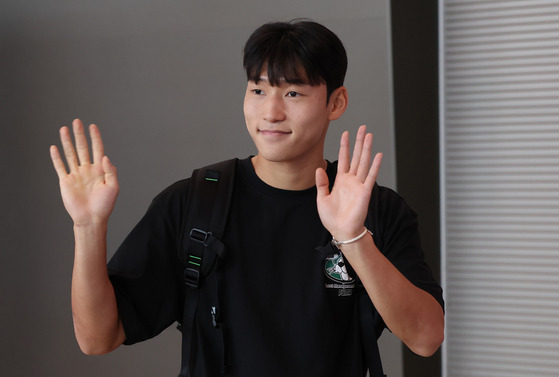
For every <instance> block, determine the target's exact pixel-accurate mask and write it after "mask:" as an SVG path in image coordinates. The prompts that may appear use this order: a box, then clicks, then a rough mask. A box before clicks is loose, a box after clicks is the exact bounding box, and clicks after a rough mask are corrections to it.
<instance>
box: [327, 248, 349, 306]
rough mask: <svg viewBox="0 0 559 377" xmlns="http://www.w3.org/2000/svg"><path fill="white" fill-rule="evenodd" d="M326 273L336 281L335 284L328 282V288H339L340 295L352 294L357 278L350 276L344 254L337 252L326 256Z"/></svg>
mask: <svg viewBox="0 0 559 377" xmlns="http://www.w3.org/2000/svg"><path fill="white" fill-rule="evenodd" d="M324 273H325V274H326V276H327V277H328V278H329V279H330V280H332V281H334V282H335V284H326V285H325V287H326V288H333V289H337V290H338V296H351V295H352V294H353V288H355V284H354V283H355V279H354V278H353V277H351V276H349V273H348V272H347V268H346V265H345V261H344V257H343V256H342V254H341V253H340V254H335V255H333V256H332V257H329V258H326V261H325V263H324Z"/></svg>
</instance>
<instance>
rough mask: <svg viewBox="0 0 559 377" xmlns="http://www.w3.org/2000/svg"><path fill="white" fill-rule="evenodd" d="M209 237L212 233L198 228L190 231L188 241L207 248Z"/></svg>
mask: <svg viewBox="0 0 559 377" xmlns="http://www.w3.org/2000/svg"><path fill="white" fill-rule="evenodd" d="M211 235H212V232H206V231H203V230H202V229H198V228H192V230H191V231H190V239H191V240H193V241H196V242H198V243H201V244H203V245H204V246H208V244H207V241H208V238H210V236H211Z"/></svg>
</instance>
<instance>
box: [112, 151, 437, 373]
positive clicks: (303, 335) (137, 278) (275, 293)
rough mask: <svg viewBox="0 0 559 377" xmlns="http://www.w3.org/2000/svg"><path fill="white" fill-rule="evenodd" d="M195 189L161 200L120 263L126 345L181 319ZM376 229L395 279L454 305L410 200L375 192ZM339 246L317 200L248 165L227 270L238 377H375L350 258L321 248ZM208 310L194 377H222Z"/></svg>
mask: <svg viewBox="0 0 559 377" xmlns="http://www.w3.org/2000/svg"><path fill="white" fill-rule="evenodd" d="M327 173H328V176H329V178H330V182H333V181H334V178H335V174H336V164H331V163H329V164H328V169H327ZM189 187H190V180H189V179H186V180H183V181H179V182H177V183H175V184H174V185H172V186H170V187H169V188H168V189H166V190H165V191H163V192H162V193H161V194H160V195H158V196H157V197H156V198H155V199H154V201H153V202H152V204H151V206H150V208H149V210H148V211H147V213H146V215H145V216H144V218H143V219H142V220H141V221H140V223H139V224H138V225H137V226H136V227H135V228H134V230H133V231H132V232H131V234H130V235H129V236H128V237H127V238H126V240H125V241H124V242H123V244H122V245H121V247H120V248H119V249H118V251H117V253H116V254H115V255H114V257H113V258H112V259H111V261H110V262H109V274H110V277H111V281H112V283H113V285H114V287H115V292H116V295H117V302H118V308H119V313H120V316H121V318H122V321H123V325H124V330H125V333H126V337H127V340H126V344H132V343H135V342H138V341H142V340H145V339H149V338H151V337H153V336H155V335H157V334H158V333H160V332H161V331H162V330H164V329H165V328H166V327H168V326H169V325H171V324H172V323H173V322H175V321H181V319H182V310H183V302H184V301H183V300H184V294H185V285H184V278H183V272H184V262H183V261H182V260H181V259H180V258H179V255H180V252H179V248H180V245H181V230H182V227H183V226H184V224H183V213H184V209H185V204H186V201H187V196H188V189H189ZM367 224H368V225H369V227H373V225H372V224H374V227H375V228H377V229H375V228H373V229H371V230H372V231H373V233H374V234H375V236H374V238H375V243H376V245H377V247H378V248H379V249H380V250H381V251H382V252H383V254H385V255H386V256H387V258H388V259H389V260H390V261H391V262H392V263H393V264H394V265H395V266H396V268H398V269H399V270H400V271H401V272H402V273H403V274H404V275H405V276H406V277H407V278H408V279H409V280H410V281H411V282H412V283H414V284H415V285H417V286H418V287H419V288H421V289H424V290H425V291H427V292H429V293H430V294H432V295H433V296H434V297H435V298H436V299H437V300H438V301H439V302H440V303H441V305H443V301H442V292H441V288H440V286H439V284H438V283H437V282H436V280H435V279H434V278H433V275H432V273H431V271H430V270H429V268H428V267H427V265H426V264H425V262H424V256H423V251H422V249H421V244H420V240H419V234H418V229H417V222H416V215H415V213H413V211H411V210H410V209H409V208H408V206H407V205H406V203H405V202H404V201H403V199H402V198H401V197H400V196H398V195H397V194H396V193H395V192H393V191H392V190H389V189H387V188H384V187H380V186H375V190H374V191H373V199H372V201H371V206H370V209H369V215H368V221H367ZM329 240H330V235H329V234H328V232H327V231H326V230H325V229H324V227H323V226H322V223H321V221H320V218H319V216H318V212H317V209H316V188H314V187H313V188H310V189H307V190H302V191H287V190H280V189H276V188H273V187H271V186H268V185H267V184H265V183H264V182H263V181H261V180H260V179H259V178H258V176H257V175H256V173H255V172H254V169H253V167H252V164H251V161H250V158H247V159H244V160H240V161H239V162H238V166H237V173H236V179H235V187H234V193H233V200H232V204H231V209H230V215H229V218H228V222H227V228H226V231H225V234H224V237H223V242H224V243H225V245H226V248H227V253H226V255H225V257H224V260H223V262H222V264H221V268H220V274H221V275H220V278H221V279H222V281H223V284H222V287H221V290H222V294H221V296H222V305H221V314H222V319H223V321H224V322H225V325H226V328H227V330H228V346H229V351H230V356H231V368H230V372H229V375H231V376H243V377H247V376H263V375H265V376H286V375H292V376H298V375H304V376H321V377H322V376H339V375H343V376H349V377H352V376H356V377H357V376H364V375H365V373H366V366H365V363H364V359H363V353H362V349H361V340H360V333H359V320H358V313H357V311H356V310H355V295H354V294H353V293H354V288H355V277H356V276H355V273H354V271H353V269H352V268H351V266H349V265H348V264H347V263H346V264H345V266H344V264H343V263H340V260H339V256H333V257H332V256H329V257H328V258H326V259H324V257H325V256H324V255H323V253H321V252H319V250H318V248H319V247H321V246H323V245H326V244H328V242H329ZM340 266H341V267H340ZM198 305H199V307H198V310H197V313H198V314H197V328H196V331H197V347H196V350H195V360H196V362H195V367H194V376H214V375H219V371H220V370H221V365H220V364H219V363H216V362H215V361H216V360H220V358H219V353H218V351H219V350H220V348H219V346H218V345H217V344H214V342H215V339H216V338H215V336H214V334H213V332H214V331H215V329H214V328H212V327H211V324H210V316H209V314H208V313H210V308H209V304H208V303H207V301H206V300H205V299H204V298H203V297H201V298H200V301H199V304H198ZM383 325H384V324H380V326H383Z"/></svg>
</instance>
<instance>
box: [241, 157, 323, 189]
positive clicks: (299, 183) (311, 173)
mask: <svg viewBox="0 0 559 377" xmlns="http://www.w3.org/2000/svg"><path fill="white" fill-rule="evenodd" d="M327 165H328V163H327V162H326V160H324V159H323V158H320V159H317V160H316V161H309V162H307V163H305V164H304V165H303V166H301V164H292V163H289V162H275V161H268V160H266V159H264V158H261V157H260V156H254V157H253V158H252V166H254V171H255V172H256V175H258V178H260V179H261V180H262V181H264V182H265V183H266V184H268V185H270V186H272V187H275V188H279V189H282V190H292V191H298V190H305V189H308V188H311V187H313V186H314V185H315V173H316V169H318V168H323V169H324V170H326V166H327Z"/></svg>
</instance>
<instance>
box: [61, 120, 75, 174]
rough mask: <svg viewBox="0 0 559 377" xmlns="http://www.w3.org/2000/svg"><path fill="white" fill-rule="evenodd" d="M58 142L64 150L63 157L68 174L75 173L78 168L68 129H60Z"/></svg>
mask: <svg viewBox="0 0 559 377" xmlns="http://www.w3.org/2000/svg"><path fill="white" fill-rule="evenodd" d="M60 141H61V142H62V149H63V150H64V156H65V157H66V162H67V163H68V168H69V169H70V172H73V171H76V170H77V169H78V166H79V164H78V157H77V156H76V150H75V149H74V144H73V143H72V137H71V136H70V130H69V129H68V127H62V128H61V129H60Z"/></svg>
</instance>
